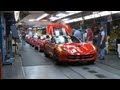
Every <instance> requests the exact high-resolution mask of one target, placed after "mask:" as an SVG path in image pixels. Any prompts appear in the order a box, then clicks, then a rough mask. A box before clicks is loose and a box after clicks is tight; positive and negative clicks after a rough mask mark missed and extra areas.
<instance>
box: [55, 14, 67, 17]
mask: <svg viewBox="0 0 120 90" xmlns="http://www.w3.org/2000/svg"><path fill="white" fill-rule="evenodd" d="M65 15H66V14H64V13H59V14H57V15H56V16H57V17H64V16H65Z"/></svg>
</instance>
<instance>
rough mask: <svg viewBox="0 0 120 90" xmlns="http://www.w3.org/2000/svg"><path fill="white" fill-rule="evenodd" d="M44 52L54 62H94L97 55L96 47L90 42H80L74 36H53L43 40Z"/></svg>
mask: <svg viewBox="0 0 120 90" xmlns="http://www.w3.org/2000/svg"><path fill="white" fill-rule="evenodd" d="M44 54H45V56H46V57H48V56H51V57H53V59H54V62H55V64H59V63H60V62H84V61H85V62H89V63H94V61H95V60H96V57H97V52H96V48H95V46H94V45H92V44H90V43H80V41H79V40H78V39H77V38H76V37H74V36H54V37H52V39H51V40H47V41H46V42H45V47H44Z"/></svg>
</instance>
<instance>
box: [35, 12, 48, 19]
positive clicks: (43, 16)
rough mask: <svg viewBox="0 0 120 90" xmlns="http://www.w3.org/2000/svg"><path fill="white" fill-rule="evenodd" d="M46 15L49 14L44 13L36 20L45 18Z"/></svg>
mask: <svg viewBox="0 0 120 90" xmlns="http://www.w3.org/2000/svg"><path fill="white" fill-rule="evenodd" d="M48 15H49V14H47V13H45V14H43V15H41V16H40V17H38V18H37V19H36V20H37V21H39V20H41V19H43V18H45V17H47V16H48Z"/></svg>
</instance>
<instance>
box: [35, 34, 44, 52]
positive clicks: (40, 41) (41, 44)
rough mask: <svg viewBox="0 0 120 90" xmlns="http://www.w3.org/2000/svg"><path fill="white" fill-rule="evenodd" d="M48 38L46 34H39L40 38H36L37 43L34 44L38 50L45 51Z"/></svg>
mask: <svg viewBox="0 0 120 90" xmlns="http://www.w3.org/2000/svg"><path fill="white" fill-rule="evenodd" d="M45 40H46V36H45V35H44V36H39V37H38V39H35V43H34V46H35V48H36V49H38V51H40V52H41V51H44V43H45Z"/></svg>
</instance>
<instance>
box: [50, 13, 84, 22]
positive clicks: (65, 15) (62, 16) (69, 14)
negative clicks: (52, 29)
mask: <svg viewBox="0 0 120 90" xmlns="http://www.w3.org/2000/svg"><path fill="white" fill-rule="evenodd" d="M66 12H68V11H66ZM80 12H82V11H74V12H73V13H68V14H64V15H63V13H62V14H61V16H60V13H59V14H57V15H56V16H59V18H56V19H52V20H51V21H55V20H58V19H61V18H64V17H67V16H71V15H74V14H77V13H80ZM49 19H51V17H50V18H49Z"/></svg>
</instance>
